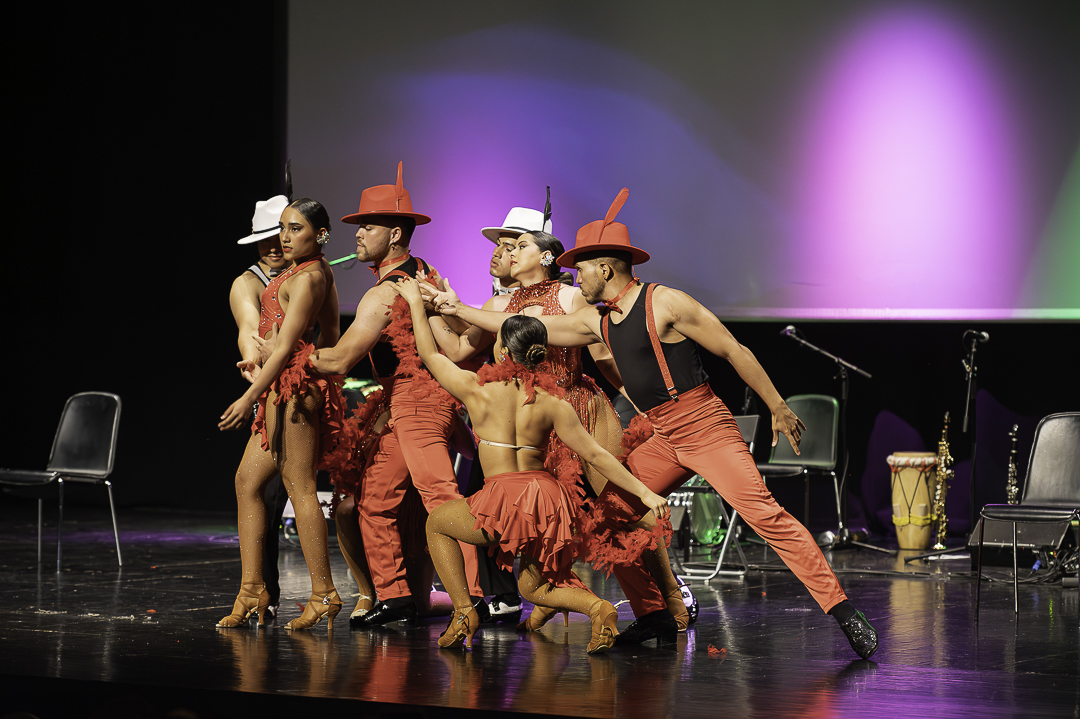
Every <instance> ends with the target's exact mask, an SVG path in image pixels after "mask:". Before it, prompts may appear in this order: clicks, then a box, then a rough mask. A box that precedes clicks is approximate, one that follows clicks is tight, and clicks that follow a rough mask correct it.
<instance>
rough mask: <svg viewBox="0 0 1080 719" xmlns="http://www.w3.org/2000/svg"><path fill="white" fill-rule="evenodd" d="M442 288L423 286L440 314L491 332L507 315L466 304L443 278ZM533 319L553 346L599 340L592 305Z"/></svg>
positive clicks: (598, 331) (595, 313) (584, 343)
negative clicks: (545, 329) (441, 289)
mask: <svg viewBox="0 0 1080 719" xmlns="http://www.w3.org/2000/svg"><path fill="white" fill-rule="evenodd" d="M444 279H445V278H444ZM446 288H447V289H446V291H445V292H435V291H434V288H432V289H431V290H428V288H423V289H424V290H425V292H426V293H427V294H428V297H429V300H430V301H431V303H432V304H433V305H434V307H435V309H436V310H438V311H439V312H440V313H441V314H444V315H452V316H456V317H460V318H461V319H463V320H465V321H466V322H468V323H469V324H471V325H475V326H477V327H479V328H480V329H483V330H486V331H488V332H493V333H497V332H498V331H499V328H500V327H501V326H502V323H503V322H505V321H506V318H507V317H510V316H511V315H510V314H509V313H507V312H487V311H484V310H478V309H476V308H475V307H470V306H469V305H467V304H465V303H464V302H462V301H461V300H460V299H459V298H458V296H457V293H456V292H454V289H453V288H452V287H450V282H449V281H446ZM537 319H539V320H540V321H541V322H543V323H544V326H545V327H546V328H547V331H548V343H549V344H552V345H554V346H556V347H584V346H586V345H590V344H592V343H594V342H602V341H603V338H602V337H601V336H600V313H599V312H597V310H596V308H595V307H591V306H590V307H586V308H585V309H582V310H579V311H577V312H574V313H573V314H569V315H558V316H549V315H544V316H543V317H538V318H537Z"/></svg>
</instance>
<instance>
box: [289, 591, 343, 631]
mask: <svg viewBox="0 0 1080 719" xmlns="http://www.w3.org/2000/svg"><path fill="white" fill-rule="evenodd" d="M340 611H341V598H340V597H339V596H338V593H337V590H336V589H331V590H330V591H329V592H327V593H326V594H321V595H320V594H312V595H311V599H309V600H308V603H307V606H306V607H304V613H303V614H301V615H300V616H299V617H297V618H296V619H294V620H292V621H291V622H289V623H288V624H286V625H285V628H286V629H290V630H292V629H310V628H311V627H313V626H315V625H316V624H318V623H319V621H320V620H321V619H322V618H323V617H326V620H327V623H326V631H328V632H332V631H334V617H336V616H337V615H338V612H340Z"/></svg>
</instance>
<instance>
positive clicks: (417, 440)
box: [359, 379, 483, 601]
mask: <svg viewBox="0 0 1080 719" xmlns="http://www.w3.org/2000/svg"><path fill="white" fill-rule="evenodd" d="M387 385H389V386H388V387H387V388H386V389H387V391H388V392H390V421H389V422H388V423H387V425H386V429H385V430H384V431H383V433H382V435H380V436H379V439H378V444H377V445H376V448H375V452H374V454H373V455H372V458H371V461H370V463H369V464H368V466H367V467H366V468H365V470H364V480H363V484H362V485H361V487H360V501H359V510H360V532H361V534H362V535H363V537H364V552H365V554H366V555H367V560H368V567H369V568H370V570H371V580H372V583H373V584H374V585H375V592H376V593H377V594H378V598H379V601H386V600H388V599H397V598H399V597H407V596H410V592H409V585H408V582H406V581H405V555H404V552H403V551H402V548H401V534H400V532H399V531H398V525H397V520H398V510H399V508H400V507H401V502H402V499H403V498H404V497H405V490H406V489H407V488H408V486H409V479H410V477H411V478H412V484H413V486H414V487H416V489H417V491H418V492H419V493H420V499H421V500H422V501H423V503H424V507H425V508H426V509H427V511H428V512H429V513H430V512H433V511H434V510H435V508H436V507H438V506H439V505H441V504H443V503H444V502H449V501H450V500H452V499H461V494H460V492H458V486H457V478H456V477H455V476H454V466H453V465H452V464H451V463H450V454H449V446H450V445H449V440H450V435H451V433H452V432H453V430H454V407H453V404H452V403H449V402H445V401H443V400H440V399H438V398H437V396H435V395H431V396H430V397H423V398H419V397H415V396H414V395H412V394H411V392H410V388H411V385H412V382H411V381H410V380H407V379H400V380H395V381H393V383H392V384H391V383H390V382H387ZM462 554H464V555H465V575H466V577H467V578H468V581H469V594H470V595H472V596H474V597H479V596H483V591H482V590H481V589H480V583H479V581H478V580H477V557H476V549H475V548H474V547H473V546H472V545H468V544H463V545H462Z"/></svg>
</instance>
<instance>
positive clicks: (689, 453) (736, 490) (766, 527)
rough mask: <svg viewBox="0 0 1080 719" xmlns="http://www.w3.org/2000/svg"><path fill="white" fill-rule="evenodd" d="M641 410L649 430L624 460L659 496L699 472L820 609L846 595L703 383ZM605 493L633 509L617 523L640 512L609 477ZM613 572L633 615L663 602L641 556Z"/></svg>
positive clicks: (637, 504) (636, 503)
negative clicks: (765, 479) (612, 495)
mask: <svg viewBox="0 0 1080 719" xmlns="http://www.w3.org/2000/svg"><path fill="white" fill-rule="evenodd" d="M646 414H647V415H648V417H649V419H650V420H651V421H652V424H653V430H654V434H653V436H652V437H650V438H649V439H647V440H646V441H645V442H644V443H642V444H641V446H639V447H638V448H637V449H635V450H634V451H633V452H631V453H630V456H629V457H628V458H627V465H628V467H629V469H630V472H631V473H632V474H633V475H634V476H635V477H637V478H638V479H640V480H641V481H642V482H643V483H644V484H645V485H646V486H647V487H648V488H649V489H651V490H652V491H654V492H656V493H657V494H659V495H660V496H662V497H666V496H667V495H669V494H671V492H673V491H675V490H676V489H678V488H679V487H680V486H682V484H683V483H684V482H686V480H687V479H689V478H690V477H692V476H693V475H694V474H695V473H696V474H700V475H701V476H702V477H704V478H705V480H706V481H707V482H708V483H709V484H710V485H712V487H713V489H715V490H716V491H717V492H719V494H720V496H721V497H723V498H724V499H725V500H726V501H727V503H728V504H730V505H731V506H732V507H734V508H735V509H736V510H737V511H738V512H739V515H740V516H742V519H743V521H744V522H746V524H747V525H749V526H750V528H751V529H753V530H754V531H755V532H757V534H758V536H760V537H761V538H762V539H764V540H765V541H766V542H768V543H769V546H771V547H772V548H773V549H774V550H775V551H776V553H777V554H778V555H779V556H780V558H781V559H783V560H784V564H786V565H787V566H788V568H789V569H791V571H792V572H794V573H795V576H797V577H798V578H799V579H800V580H801V581H802V583H803V584H804V585H806V588H807V589H808V590H809V591H810V594H811V595H812V596H813V597H814V599H815V600H816V601H817V603H818V604H819V605H820V606H821V608H822V610H824V611H826V612H828V611H829V610H830V609H832V608H833V607H834V606H836V605H837V604H839V603H840V602H842V601H844V600H845V599H847V597H846V595H845V594H844V590H843V589H841V588H840V582H838V581H837V579H836V574H835V573H834V572H833V570H832V568H831V567H830V566H829V563H828V562H826V561H825V556H824V555H823V554H822V553H821V550H820V549H819V548H818V546H817V543H816V542H814V538H813V537H812V536H810V532H808V531H807V530H806V527H804V526H803V525H802V524H801V523H800V522H799V521H798V520H796V519H795V518H794V517H792V516H791V515H790V514H788V512H787V511H786V510H785V509H784V508H783V507H781V506H780V505H779V504H777V503H776V500H775V499H773V496H772V494H771V493H770V492H769V490H768V488H767V487H766V486H765V482H764V481H763V480H762V479H761V474H760V473H759V472H758V471H757V465H755V463H754V458H753V456H751V454H750V452H749V450H747V448H746V443H745V442H743V439H742V434H741V433H740V432H739V427H738V425H736V424H735V419H734V418H733V417H732V415H731V412H730V411H728V408H727V407H726V406H724V403H723V402H721V401H720V399H719V398H718V397H717V396H716V395H714V394H713V392H712V389H711V388H710V387H709V385H708V384H703V385H701V386H700V387H696V388H694V389H692V390H690V391H689V392H686V393H684V394H681V395H679V400H678V402H676V401H669V402H666V403H664V404H662V405H660V406H659V407H654V408H653V409H651V410H649V411H648V412H647V413H646ZM604 491H605V492H608V491H614V492H616V493H617V494H618V495H619V496H620V497H621V498H622V499H624V500H625V501H626V503H627V504H629V505H630V507H631V508H632V509H631V511H632V512H634V513H636V514H635V516H623V517H622V518H620V519H621V520H622V521H634V520H636V519H638V518H640V517H641V516H642V514H644V513H645V511H646V508H645V506H644V505H643V504H641V502H640V501H638V500H637V498H635V497H632V496H631V495H629V494H627V493H625V492H624V491H623V490H620V489H618V488H617V487H615V485H614V483H612V482H609V483H608V485H607V488H606V489H605V490H604ZM614 573H615V576H616V577H617V578H618V580H619V584H620V585H621V586H622V588H623V592H624V593H625V594H626V597H627V599H629V600H630V606H631V607H632V608H633V610H634V614H635V616H639V617H640V616H642V615H644V614H649V613H650V612H655V611H658V610H660V609H665V608H667V604H666V603H665V602H664V598H663V596H661V594H660V590H659V589H658V588H657V586H656V583H655V582H654V581H653V579H652V576H651V575H650V574H649V572H648V570H647V569H646V568H645V565H644V563H643V562H641V561H639V562H637V563H635V564H631V565H623V566H616V568H615V572H614Z"/></svg>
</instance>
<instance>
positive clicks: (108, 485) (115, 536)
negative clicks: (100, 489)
mask: <svg viewBox="0 0 1080 719" xmlns="http://www.w3.org/2000/svg"><path fill="white" fill-rule="evenodd" d="M105 489H107V490H108V491H109V511H110V512H112V531H113V539H115V540H116V564H117V566H120V567H122V566H124V560H123V559H122V558H121V557H120V530H118V529H117V528H116V507H115V506H114V505H113V498H112V482H110V481H109V480H107V479H106V480H105Z"/></svg>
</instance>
